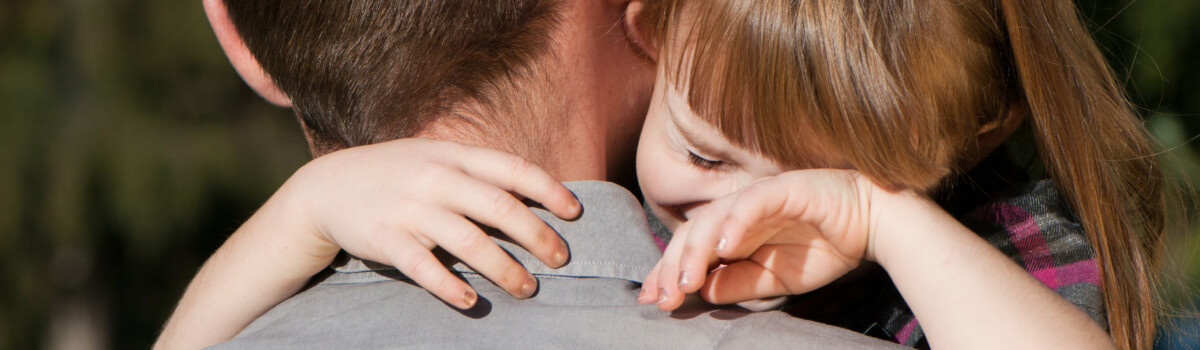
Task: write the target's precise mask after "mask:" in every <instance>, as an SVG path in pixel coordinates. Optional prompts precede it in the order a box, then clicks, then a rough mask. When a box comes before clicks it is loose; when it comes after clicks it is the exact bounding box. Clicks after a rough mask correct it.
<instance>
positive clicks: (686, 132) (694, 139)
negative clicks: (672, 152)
mask: <svg viewBox="0 0 1200 350" xmlns="http://www.w3.org/2000/svg"><path fill="white" fill-rule="evenodd" d="M663 104H664V105H666V107H667V114H668V115H670V117H671V121H672V124H674V125H675V130H678V131H679V133H680V136H683V138H684V140H685V141H687V143H688V144H689V145H691V146H692V147H695V148H697V149H696V150H697V151H699V152H700V153H703V154H704V155H708V156H716V157H721V158H729V157H730V154H729V153H728V152H726V151H724V150H723V148H722V147H718V145H715V144H713V143H712V142H711V141H712V140H711V139H712V138H711V137H703V136H702V135H698V134H697V133H696V131H695V129H693V128H692V127H694V126H695V125H694V124H696V123H687V125H684V123H680V121H681V120H680V119H682V118H681V117H680V116H679V114H678V113H675V108H674V107H672V106H671V105H672V103H671V98H669V97H667V96H664V101H663ZM691 121H692V120H689V122H691ZM722 141H724V140H722ZM725 160H727V161H728V159H725Z"/></svg>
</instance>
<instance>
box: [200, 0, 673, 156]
mask: <svg viewBox="0 0 1200 350" xmlns="http://www.w3.org/2000/svg"><path fill="white" fill-rule="evenodd" d="M205 5H206V9H207V11H208V13H209V18H210V21H211V22H212V23H213V26H214V29H215V31H216V32H217V34H218V37H219V38H220V39H221V43H222V47H223V48H225V50H226V52H227V54H228V55H229V56H230V58H231V60H232V61H234V65H235V67H237V68H238V71H239V73H240V74H241V75H242V76H243V78H245V79H246V80H247V82H248V83H250V85H251V86H252V87H254V88H255V89H256V91H259V93H260V94H262V95H263V96H264V97H265V98H267V99H268V100H270V101H272V102H275V103H276V104H280V105H285V106H291V107H293V108H294V109H295V110H296V111H297V114H298V115H299V116H300V118H301V120H302V122H303V123H304V127H305V131H306V134H307V135H308V137H309V140H310V142H311V144H312V147H313V151H314V154H316V155H321V154H324V153H328V152H331V151H334V150H337V149H341V148H345V147H352V146H358V145H364V144H370V143H376V142H381V141H387V140H391V139H396V138H402V137H412V136H431V137H436V138H443V139H452V140H456V141H463V142H467V143H475V144H481V145H485V146H492V147H495V148H500V149H503V150H506V151H510V152H514V153H517V154H518V155H521V156H525V157H527V158H530V160H532V161H534V162H535V163H539V164H540V165H543V166H546V165H547V164H546V163H548V162H553V161H555V159H556V158H562V156H559V157H555V156H554V154H556V153H562V152H563V150H562V149H561V148H570V147H573V146H580V145H579V143H580V142H591V143H593V144H597V143H598V147H599V148H600V150H599V153H600V154H595V153H597V151H596V150H590V151H589V152H590V153H593V154H590V155H587V156H585V157H584V158H585V159H586V158H588V157H590V158H595V159H594V160H595V161H596V162H599V163H600V164H599V165H600V166H601V168H603V167H604V165H606V164H607V165H612V163H613V158H614V157H616V154H624V155H628V154H631V153H629V152H630V151H631V148H632V147H631V146H628V147H629V148H630V149H629V150H625V149H612V148H620V147H614V146H617V145H622V144H625V145H632V144H633V137H635V136H636V130H637V128H638V127H639V126H640V123H639V118H640V117H641V115H643V114H644V111H645V104H646V101H648V97H649V94H650V87H651V80H652V76H653V72H652V68H651V67H650V66H651V65H650V64H649V63H650V62H649V59H648V58H647V56H646V55H643V54H641V52H640V50H641V49H642V48H641V47H640V46H638V45H639V44H640V42H639V41H637V40H636V38H637V36H636V33H634V34H633V35H629V34H626V33H627V32H628V30H629V29H630V28H634V27H635V26H632V25H631V24H632V23H634V20H635V19H636V18H631V16H630V15H633V17H636V14H637V9H639V8H640V2H630V1H627V0H626V1H616V0H613V1H563V0H496V1H483V2H479V1H446V0H411V1H382V2H376V1H301V2H295V1H292V2H288V1H248V0H244V1H232V2H229V3H228V4H224V3H222V2H221V1H220V0H206V2H205ZM226 5H227V6H226ZM614 34H616V35H614ZM614 48H615V49H614ZM239 61H241V62H239ZM263 72H265V74H264V73H263ZM580 128H582V129H586V130H588V131H589V132H590V133H591V134H590V135H586V134H577V135H574V136H575V138H583V139H591V140H588V141H580V140H575V141H571V142H566V143H564V142H563V141H561V140H560V141H557V142H556V141H555V139H557V138H559V136H558V134H560V133H563V132H564V131H570V130H572V129H580ZM593 146H595V145H593ZM582 148H583V149H587V148H589V147H582ZM591 148H594V147H591ZM614 152H615V153H616V154H614ZM574 158H579V157H574ZM625 158H628V159H631V158H632V157H630V156H625Z"/></svg>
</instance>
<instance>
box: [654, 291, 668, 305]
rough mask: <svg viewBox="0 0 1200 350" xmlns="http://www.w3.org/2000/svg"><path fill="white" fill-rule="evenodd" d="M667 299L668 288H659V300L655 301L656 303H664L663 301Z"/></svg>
mask: <svg viewBox="0 0 1200 350" xmlns="http://www.w3.org/2000/svg"><path fill="white" fill-rule="evenodd" d="M665 301H667V289H666V288H659V289H658V301H657V302H655V303H656V304H662V303H663V302H665Z"/></svg>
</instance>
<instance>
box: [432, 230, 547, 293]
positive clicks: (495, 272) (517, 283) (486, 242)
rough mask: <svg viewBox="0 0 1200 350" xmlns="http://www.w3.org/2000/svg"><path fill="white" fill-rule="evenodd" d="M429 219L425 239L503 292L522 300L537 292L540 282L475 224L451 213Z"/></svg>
mask: <svg viewBox="0 0 1200 350" xmlns="http://www.w3.org/2000/svg"><path fill="white" fill-rule="evenodd" d="M426 218H427V220H424V221H423V222H422V223H420V224H419V226H420V230H419V231H420V232H421V233H422V235H423V236H424V237H426V238H428V239H430V240H432V241H433V242H434V243H436V244H437V245H438V246H441V247H442V249H445V250H446V252H449V253H450V254H451V255H454V256H455V257H457V258H458V259H459V260H461V261H462V262H464V263H466V264H467V265H469V266H471V268H472V269H474V270H475V271H476V272H479V274H481V275H483V276H484V277H487V278H488V279H489V280H491V281H492V283H495V284H496V285H497V286H499V287H500V288H501V289H504V290H505V291H507V292H508V293H509V294H512V295H513V296H514V297H517V298H521V299H524V298H528V297H530V296H533V293H534V292H536V291H537V279H535V278H534V277H533V275H532V274H530V273H529V271H528V270H526V269H525V267H524V266H521V264H520V263H517V262H516V261H515V260H513V258H512V257H511V256H509V255H508V253H507V252H506V251H504V249H502V248H500V246H499V245H497V244H496V242H495V241H493V240H492V238H491V237H489V236H488V235H486V234H484V233H483V231H482V230H480V229H479V227H477V226H475V224H472V223H471V222H470V221H467V220H466V219H464V218H462V217H460V216H457V215H454V214H452V213H447V212H434V213H431V214H429V215H428V216H427V217H426ZM439 265H440V264H439Z"/></svg>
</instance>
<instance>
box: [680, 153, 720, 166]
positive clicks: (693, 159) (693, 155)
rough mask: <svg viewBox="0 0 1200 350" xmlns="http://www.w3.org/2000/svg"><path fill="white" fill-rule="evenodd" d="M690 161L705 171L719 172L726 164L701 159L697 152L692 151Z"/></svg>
mask: <svg viewBox="0 0 1200 350" xmlns="http://www.w3.org/2000/svg"><path fill="white" fill-rule="evenodd" d="M688 161H689V162H691V163H692V165H695V166H696V167H699V168H701V169H705V170H719V169H720V168H722V167H723V166H724V165H725V164H726V163H725V162H724V161H721V160H712V159H708V158H705V157H701V156H700V155H698V154H696V152H692V151H688Z"/></svg>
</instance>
